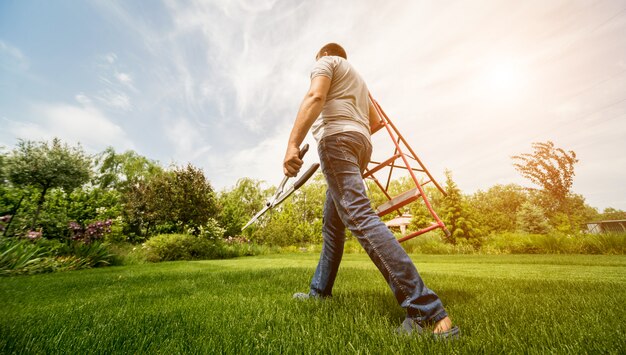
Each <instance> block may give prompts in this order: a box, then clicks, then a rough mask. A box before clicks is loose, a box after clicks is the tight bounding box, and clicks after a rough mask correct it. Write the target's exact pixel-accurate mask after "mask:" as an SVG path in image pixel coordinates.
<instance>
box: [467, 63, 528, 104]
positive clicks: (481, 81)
mask: <svg viewBox="0 0 626 355" xmlns="http://www.w3.org/2000/svg"><path fill="white" fill-rule="evenodd" d="M527 79H528V76H527V74H526V73H525V72H524V69H523V68H522V67H521V66H520V65H518V64H516V63H515V62H514V61H512V60H506V59H499V60H494V61H492V62H491V63H490V64H489V65H486V66H485V67H484V68H483V70H482V71H481V72H480V74H479V76H478V82H477V85H478V92H479V93H480V94H481V96H483V98H484V99H486V100H488V101H491V102H493V101H496V102H497V101H505V102H510V101H515V100H519V99H521V98H522V97H523V96H524V91H525V89H526V86H527V81H528V80H527Z"/></svg>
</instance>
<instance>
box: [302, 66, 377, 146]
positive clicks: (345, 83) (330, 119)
mask: <svg viewBox="0 0 626 355" xmlns="http://www.w3.org/2000/svg"><path fill="white" fill-rule="evenodd" d="M319 75H322V76H326V77H328V78H330V79H331V84H330V89H329V91H328V94H327V96H326V103H325V104H324V107H323V109H322V114H321V116H320V117H319V118H318V119H317V120H316V121H315V123H314V124H313V126H312V129H313V136H314V137H315V139H316V140H317V141H318V142H319V140H320V139H322V138H323V137H327V136H329V135H333V134H337V133H340V132H350V131H354V132H359V133H361V134H363V135H364V136H365V137H367V138H368V139H369V136H370V134H369V115H368V113H369V96H368V90H367V85H366V84H365V81H364V80H363V78H362V77H361V76H360V75H359V73H358V72H357V71H356V70H355V69H354V68H353V67H352V65H350V63H348V61H347V60H345V59H343V58H341V57H338V56H324V57H321V58H320V59H319V60H318V61H317V62H316V63H315V66H314V67H313V70H312V71H311V79H313V78H314V77H316V76H319Z"/></svg>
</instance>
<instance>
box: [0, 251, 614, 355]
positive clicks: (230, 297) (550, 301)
mask: <svg viewBox="0 0 626 355" xmlns="http://www.w3.org/2000/svg"><path fill="white" fill-rule="evenodd" d="M412 257H413V260H414V261H415V262H416V265H417V267H418V269H419V270H420V272H421V274H422V276H423V277H424V279H425V281H426V283H427V285H429V287H431V288H432V289H434V290H435V291H436V292H437V293H438V294H439V295H440V296H441V298H442V299H443V301H444V303H445V304H446V305H447V309H448V311H449V313H450V315H451V316H452V319H453V321H454V322H455V323H456V324H458V325H459V326H460V327H461V331H462V337H461V339H460V340H458V341H455V342H451V343H441V342H434V341H432V340H430V339H427V338H416V337H407V336H398V335H395V334H394V331H393V330H394V329H395V328H396V327H397V326H398V325H399V324H400V322H401V321H402V319H403V317H404V315H403V311H402V309H400V308H399V307H398V306H397V305H396V302H395V300H394V298H393V296H392V294H391V292H390V291H389V290H388V288H387V285H386V284H385V283H384V281H383V279H382V277H381V276H380V274H379V273H378V271H377V270H376V269H375V267H374V266H373V264H372V263H371V262H370V261H369V259H368V258H367V256H366V255H362V254H349V255H346V256H345V258H344V263H343V264H342V267H341V270H340V273H339V277H338V279H337V283H336V288H335V297H334V298H333V299H330V300H324V301H308V302H298V301H295V300H292V299H291V295H292V294H293V293H294V292H297V291H306V290H307V286H308V282H309V280H310V277H311V275H312V273H313V269H314V267H315V264H316V261H317V255H314V254H290V255H270V256H263V257H250V258H241V259H234V260H220V261H196V262H174V263H161V264H147V265H138V266H124V267H109V268H102V269H94V270H83V271H75V272H64V273H56V274H46V275H36V276H23V277H13V278H0V296H1V299H2V302H1V304H0V314H1V315H2V316H1V317H0V353H72V354H84V353H163V354H173V353H327V354H336V353H374V354H391V353H407V354H408V353H416V354H417V353H424V352H436V353H453V352H458V353H511V352H513V353H536V352H542V353H555V352H556V353H615V354H618V353H621V354H623V353H625V352H626V334H625V333H626V321H625V319H626V256H586V255H512V256H471V255H470V256H468V255H457V256H433V255H428V256H427V255H413V256H412Z"/></svg>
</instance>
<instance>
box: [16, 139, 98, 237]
mask: <svg viewBox="0 0 626 355" xmlns="http://www.w3.org/2000/svg"><path fill="white" fill-rule="evenodd" d="M5 168H6V174H7V176H8V179H9V180H10V181H11V182H12V183H13V184H14V185H16V186H18V187H34V188H36V189H38V190H39V199H38V201H37V209H36V211H35V213H34V215H33V219H32V223H31V229H35V227H36V225H37V219H38V217H39V214H40V213H41V209H42V206H43V203H44V201H45V197H46V193H47V192H48V191H49V190H50V189H53V188H62V189H64V190H65V191H66V192H71V191H72V190H74V189H75V188H77V187H79V186H82V185H83V184H85V183H86V182H87V181H89V177H90V173H91V170H90V168H91V159H90V158H89V157H87V156H86V155H85V153H84V152H83V149H82V147H81V146H80V145H78V146H76V147H69V146H68V145H67V144H61V140H60V139H58V138H54V139H53V140H52V142H51V143H50V144H48V143H47V142H45V141H42V142H34V141H23V140H20V141H19V142H18V144H17V147H16V148H15V149H13V150H12V151H11V152H10V153H9V155H8V157H7V158H6V162H5Z"/></svg>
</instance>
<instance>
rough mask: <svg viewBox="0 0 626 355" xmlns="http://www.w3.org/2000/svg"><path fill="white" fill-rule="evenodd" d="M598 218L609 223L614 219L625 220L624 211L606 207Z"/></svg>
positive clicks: (625, 213) (625, 214)
mask: <svg viewBox="0 0 626 355" xmlns="http://www.w3.org/2000/svg"><path fill="white" fill-rule="evenodd" d="M599 218H601V219H603V220H606V221H609V220H616V219H626V211H622V210H618V209H615V208H613V207H607V208H605V209H604V211H603V212H602V214H601V215H600V216H599Z"/></svg>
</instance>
